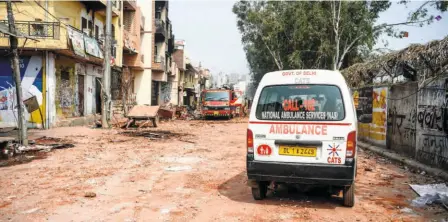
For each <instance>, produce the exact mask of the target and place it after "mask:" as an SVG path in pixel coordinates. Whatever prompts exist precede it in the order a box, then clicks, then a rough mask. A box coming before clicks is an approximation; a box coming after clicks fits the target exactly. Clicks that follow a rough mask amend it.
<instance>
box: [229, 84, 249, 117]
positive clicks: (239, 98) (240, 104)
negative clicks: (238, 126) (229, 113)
mask: <svg viewBox="0 0 448 222" xmlns="http://www.w3.org/2000/svg"><path fill="white" fill-rule="evenodd" d="M232 93H233V99H232V101H231V103H230V105H231V108H232V110H233V116H239V117H241V116H245V115H246V114H247V102H246V98H245V95H244V92H243V91H241V90H233V92H232Z"/></svg>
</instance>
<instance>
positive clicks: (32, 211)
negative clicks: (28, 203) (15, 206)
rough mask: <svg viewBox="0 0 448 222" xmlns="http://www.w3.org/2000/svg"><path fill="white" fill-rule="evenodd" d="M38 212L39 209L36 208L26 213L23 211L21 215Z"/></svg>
mask: <svg viewBox="0 0 448 222" xmlns="http://www.w3.org/2000/svg"><path fill="white" fill-rule="evenodd" d="M38 210H40V208H38V207H36V208H33V209H29V210H27V211H24V212H23V213H24V214H32V213H34V212H36V211H38Z"/></svg>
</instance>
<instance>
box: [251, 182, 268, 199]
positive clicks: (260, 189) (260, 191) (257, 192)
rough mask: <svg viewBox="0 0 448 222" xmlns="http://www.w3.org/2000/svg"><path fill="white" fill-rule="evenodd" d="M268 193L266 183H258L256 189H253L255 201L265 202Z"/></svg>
mask: <svg viewBox="0 0 448 222" xmlns="http://www.w3.org/2000/svg"><path fill="white" fill-rule="evenodd" d="M267 192H268V184H267V183H266V182H257V186H256V187H252V196H253V197H254V199H255V200H263V199H264V198H266V193H267Z"/></svg>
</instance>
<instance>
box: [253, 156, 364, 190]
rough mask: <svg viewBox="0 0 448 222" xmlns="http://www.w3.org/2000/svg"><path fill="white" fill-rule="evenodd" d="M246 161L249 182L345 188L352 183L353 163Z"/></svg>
mask: <svg viewBox="0 0 448 222" xmlns="http://www.w3.org/2000/svg"><path fill="white" fill-rule="evenodd" d="M249 159H250V158H248V161H247V176H248V179H249V180H255V181H276V182H284V183H300V184H321V185H334V186H345V185H350V184H352V183H353V181H354V178H355V163H356V161H354V162H353V163H352V164H350V165H327V164H303V163H279V162H261V161H255V160H249Z"/></svg>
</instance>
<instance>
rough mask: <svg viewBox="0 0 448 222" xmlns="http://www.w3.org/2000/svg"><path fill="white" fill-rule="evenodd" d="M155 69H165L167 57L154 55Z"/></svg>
mask: <svg viewBox="0 0 448 222" xmlns="http://www.w3.org/2000/svg"><path fill="white" fill-rule="evenodd" d="M154 63H155V64H154V69H155V70H159V71H165V69H166V65H165V57H164V56H159V55H156V56H154Z"/></svg>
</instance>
